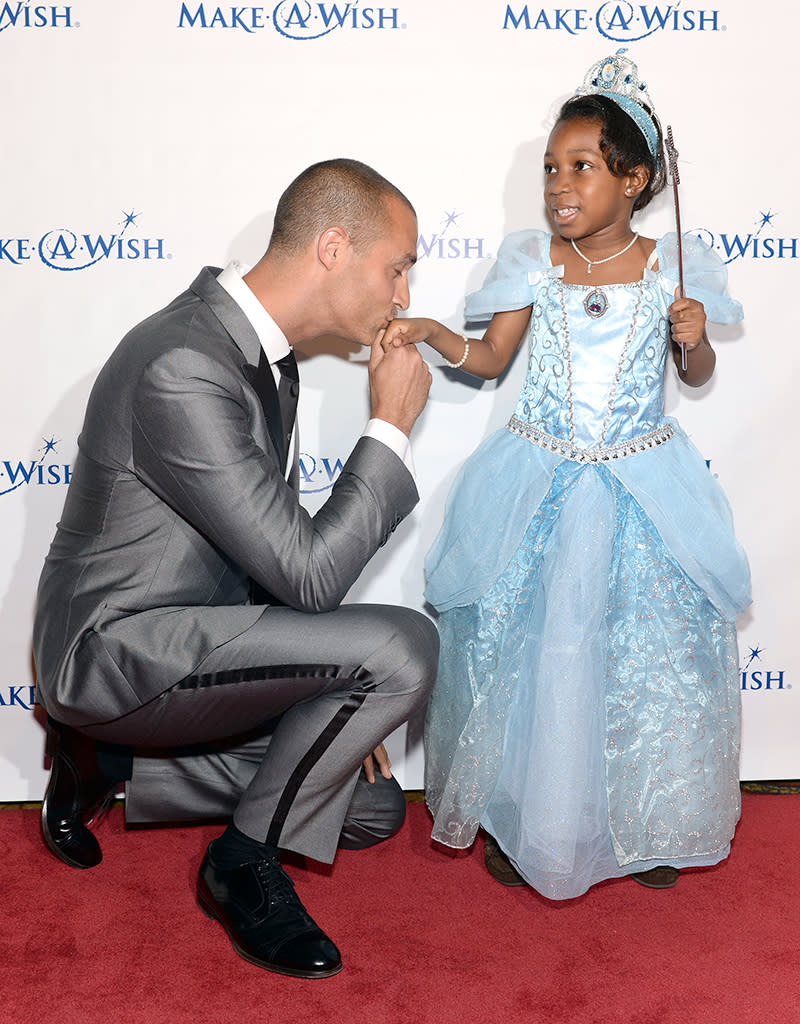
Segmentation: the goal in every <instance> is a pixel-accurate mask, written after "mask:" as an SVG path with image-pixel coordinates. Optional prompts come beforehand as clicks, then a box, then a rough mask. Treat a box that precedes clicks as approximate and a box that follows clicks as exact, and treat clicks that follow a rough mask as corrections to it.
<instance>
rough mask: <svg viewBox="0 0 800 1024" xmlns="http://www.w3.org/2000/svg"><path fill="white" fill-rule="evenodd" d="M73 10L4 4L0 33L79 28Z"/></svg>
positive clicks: (67, 7)
mask: <svg viewBox="0 0 800 1024" xmlns="http://www.w3.org/2000/svg"><path fill="white" fill-rule="evenodd" d="M73 11H74V8H73V7H70V6H56V5H55V4H30V3H23V2H21V0H20V2H19V3H4V4H3V6H2V7H0V32H5V30H6V29H7V28H80V25H81V23H80V22H79V21H76V20H75V18H74V15H73Z"/></svg>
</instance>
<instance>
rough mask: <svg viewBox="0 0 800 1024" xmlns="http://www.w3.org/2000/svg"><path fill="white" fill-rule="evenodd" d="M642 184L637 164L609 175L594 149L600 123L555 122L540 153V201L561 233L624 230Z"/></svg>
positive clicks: (582, 234)
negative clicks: (542, 177) (541, 181)
mask: <svg viewBox="0 0 800 1024" xmlns="http://www.w3.org/2000/svg"><path fill="white" fill-rule="evenodd" d="M646 184H647V179H646V176H645V175H644V173H643V170H642V168H636V169H635V170H634V171H633V172H632V173H631V174H628V175H623V176H622V177H619V178H618V177H615V176H614V175H613V174H612V173H611V171H610V170H609V169H608V165H607V164H606V161H605V158H604V156H603V154H602V152H601V150H600V124H599V123H598V122H596V121H586V120H583V119H577V120H572V121H561V122H559V123H558V124H557V125H556V126H555V128H554V129H553V131H552V133H551V134H550V138H549V140H548V142H547V151H546V152H545V156H544V201H545V203H546V205H547V209H548V211H549V214H550V218H551V220H552V222H553V225H554V226H555V229H556V231H557V232H558V234H560V235H561V237H562V238H566V239H571V238H574V239H575V240H576V241H579V240H580V239H581V238H588V237H589V236H592V235H598V236H600V237H602V236H605V235H607V236H608V237H609V238H613V237H615V236H624V235H625V234H627V233H628V232H629V231H630V219H631V213H632V211H633V201H634V199H635V198H636V196H637V195H638V194H639V192H640V191H641V190H642V189H643V188H644V187H645V185H646Z"/></svg>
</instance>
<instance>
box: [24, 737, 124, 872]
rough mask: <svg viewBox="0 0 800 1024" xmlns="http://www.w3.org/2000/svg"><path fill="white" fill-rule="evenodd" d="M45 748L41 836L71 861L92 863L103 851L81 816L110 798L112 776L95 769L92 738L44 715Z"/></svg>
mask: <svg viewBox="0 0 800 1024" xmlns="http://www.w3.org/2000/svg"><path fill="white" fill-rule="evenodd" d="M45 752H46V753H47V754H48V755H49V756H50V757H52V759H53V761H52V765H51V767H50V779H49V780H48V783H47V789H46V790H45V794H44V800H43V801H42V836H43V838H44V841H45V843H47V846H48V847H49V849H50V850H51V851H52V852H53V853H54V854H55V855H56V857H58V859H59V860H63V862H64V863H65V864H69V866H70V867H73V868H92V867H94V866H95V865H96V864H99V863H100V861H101V860H102V859H103V853H102V851H101V849H100V844H99V843H98V842H97V840H96V839H95V837H94V836H93V835H92V833H91V832H90V831H89V829H88V828H87V827H86V822H87V821H88V820H89V819H90V818H92V817H93V816H94V819H95V820H96V819H97V818H98V817H99V816H100V814H101V813H102V811H104V810H105V809H106V808H107V807H108V806H109V805H110V804H111V802H112V801H113V799H114V794H115V793H116V790H117V782H116V780H114V779H110V778H108V776H106V775H104V774H103V773H102V772H101V771H100V768H99V767H98V764H97V757H96V754H95V744H94V740H90V739H88V738H87V737H86V736H82V735H81V734H80V733H79V732H76V731H75V730H74V729H70V728H69V726H66V725H60V724H59V723H58V722H54V721H53V719H52V718H48V720H47V745H46V747H45Z"/></svg>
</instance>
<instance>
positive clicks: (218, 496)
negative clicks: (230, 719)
mask: <svg viewBox="0 0 800 1024" xmlns="http://www.w3.org/2000/svg"><path fill="white" fill-rule="evenodd" d="M132 412H133V415H132V458H133V467H134V472H135V473H136V474H137V476H138V477H139V478H140V479H141V480H142V481H143V482H144V483H145V484H146V485H147V486H148V487H150V488H152V489H153V490H154V491H155V492H156V493H157V494H158V495H159V497H160V498H162V499H163V500H164V501H165V502H167V503H168V504H169V505H170V506H171V507H172V508H173V509H175V511H176V512H177V513H178V514H179V515H180V516H181V517H183V518H184V519H186V520H187V521H188V522H189V523H190V524H191V525H192V526H193V527H194V528H196V529H197V530H199V531H201V532H202V533H203V534H204V535H205V536H206V537H207V538H208V539H209V540H210V541H211V542H212V543H213V544H215V545H216V546H217V547H218V548H220V549H221V550H222V551H223V552H224V553H225V554H226V555H227V556H228V557H229V558H230V559H232V560H233V561H234V562H235V563H236V564H238V565H239V566H240V567H241V568H242V569H243V570H244V571H245V572H246V573H247V574H248V575H249V576H251V577H252V578H253V579H255V580H256V581H257V582H258V583H260V584H261V585H262V586H263V587H264V588H265V589H266V590H268V591H269V593H271V594H273V595H274V596H275V597H276V598H278V599H279V600H280V601H282V602H283V603H284V604H286V605H289V606H290V607H293V608H296V609H298V610H300V611H307V612H320V611H329V610H332V609H334V608H336V607H337V606H338V605H339V603H340V602H341V601H342V599H343V598H344V596H345V594H346V593H347V591H348V589H349V588H350V586H351V585H352V584H353V583H354V582H355V580H356V579H357V578H358V576H359V575H360V573H361V571H362V569H363V568H364V566H365V565H366V563H367V562H368V561H369V559H370V558H371V557H372V555H373V554H374V553H375V551H376V550H377V548H378V547H380V545H381V544H383V543H385V541H386V540H387V538H388V536H389V535H390V533H391V532H392V530H394V528H395V527H396V526H397V524H398V523H399V522H400V521H401V520H402V518H403V517H404V516H406V515H407V514H408V512H410V511H411V509H412V508H413V507H414V505H415V504H416V502H417V500H418V495H417V490H416V487H415V485H414V481H413V479H412V477H411V474H410V473H409V472H408V470H407V469H406V467H405V466H404V465H403V463H402V460H401V459H399V458H398V457H397V456H396V455H395V454H394V453H393V452H392V451H391V450H390V449H389V448H388V447H387V446H386V445H383V444H381V442H379V441H375V440H373V439H371V438H361V439H360V440H359V441H358V443H357V444H356V447H355V449H354V450H353V452H352V454H351V455H350V457H349V458H348V460H347V462H346V464H345V466H344V467H343V469H342V472H341V474H340V476H339V478H338V480H337V481H336V483H335V485H334V487H333V490H332V492H331V495H330V497H329V499H328V501H327V502H326V503H325V505H324V506H323V507H322V509H320V511H319V512H318V513H317V514H316V515H315V516H314V517H311V516H310V515H309V514H308V512H306V511H305V510H304V509H303V508H302V507H301V506H300V504H299V502H298V498H297V495H296V494H295V492H294V491H293V489H292V488H291V487H290V486H289V485H288V484H287V483H286V481H285V479H284V478H283V475H282V473H281V472H280V470H279V468H278V466H277V465H276V461H275V456H274V452H273V450H272V447H271V444H270V442H269V440H268V435H267V431H266V427H265V424H264V420H263V413H262V411H261V408H260V405H259V404H258V402H257V399H256V398H255V395H254V393H253V391H252V389H251V388H250V387H249V385H248V384H247V383H246V381H245V380H244V377H243V375H242V373H241V371H240V369H239V367H237V366H236V365H235V364H234V363H232V362H228V361H227V360H225V359H222V358H217V357H216V356H215V355H213V354H209V353H208V352H203V351H197V350H195V349H190V348H182V349H179V350H173V351H171V352H168V353H165V354H162V355H161V356H159V357H158V358H157V359H156V360H154V361H153V362H152V363H150V364H149V366H148V367H147V368H146V371H145V373H144V374H143V375H142V377H141V378H140V380H139V382H138V384H137V386H136V390H135V394H134V400H133V410H132ZM257 435H258V436H257Z"/></svg>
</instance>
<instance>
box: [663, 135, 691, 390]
mask: <svg viewBox="0 0 800 1024" xmlns="http://www.w3.org/2000/svg"><path fill="white" fill-rule="evenodd" d="M666 150H667V163H668V165H669V174H670V177H671V178H672V198H673V200H674V202H675V227H676V229H677V232H678V282H679V285H680V293H681V298H684V297H685V295H686V291H685V290H684V287H683V238H682V236H681V207H680V203H679V202H678V185H679V184H680V181H681V176H680V173H679V172H678V151H677V149H676V148H675V140H674V138H673V136H672V125H667V139H666ZM681 369H682V370H685V369H686V346H685V345H681Z"/></svg>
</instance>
